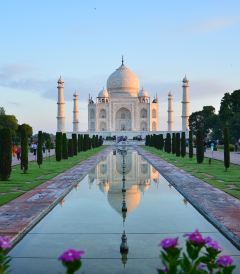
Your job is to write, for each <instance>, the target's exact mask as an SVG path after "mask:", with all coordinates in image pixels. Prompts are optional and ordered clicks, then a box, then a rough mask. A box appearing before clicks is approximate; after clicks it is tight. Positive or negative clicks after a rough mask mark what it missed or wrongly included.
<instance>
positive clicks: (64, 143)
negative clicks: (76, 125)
mask: <svg viewBox="0 0 240 274" xmlns="http://www.w3.org/2000/svg"><path fill="white" fill-rule="evenodd" d="M62 159H65V160H66V159H68V140H67V134H66V133H63V135H62Z"/></svg>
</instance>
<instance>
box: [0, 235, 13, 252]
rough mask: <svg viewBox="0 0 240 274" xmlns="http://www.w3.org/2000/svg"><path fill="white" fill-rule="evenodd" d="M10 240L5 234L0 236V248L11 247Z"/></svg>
mask: <svg viewBox="0 0 240 274" xmlns="http://www.w3.org/2000/svg"><path fill="white" fill-rule="evenodd" d="M11 247H12V244H11V240H10V238H9V237H7V236H0V249H3V250H6V249H8V248H11Z"/></svg>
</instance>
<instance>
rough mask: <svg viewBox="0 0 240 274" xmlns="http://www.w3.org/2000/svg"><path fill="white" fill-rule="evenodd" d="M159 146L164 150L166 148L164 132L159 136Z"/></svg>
mask: <svg viewBox="0 0 240 274" xmlns="http://www.w3.org/2000/svg"><path fill="white" fill-rule="evenodd" d="M159 143H160V144H159V148H160V149H161V150H163V148H164V139H163V134H160V137H159Z"/></svg>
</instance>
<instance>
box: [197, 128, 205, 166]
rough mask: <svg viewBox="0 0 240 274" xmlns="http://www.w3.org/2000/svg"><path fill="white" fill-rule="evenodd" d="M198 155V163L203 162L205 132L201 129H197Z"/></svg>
mask: <svg viewBox="0 0 240 274" xmlns="http://www.w3.org/2000/svg"><path fill="white" fill-rule="evenodd" d="M196 156H197V163H198V164H201V163H202V162H203V160H204V140H203V132H202V130H201V129H198V130H197V136H196Z"/></svg>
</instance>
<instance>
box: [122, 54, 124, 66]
mask: <svg viewBox="0 0 240 274" xmlns="http://www.w3.org/2000/svg"><path fill="white" fill-rule="evenodd" d="M123 65H124V59H123V55H122V66H123Z"/></svg>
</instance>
